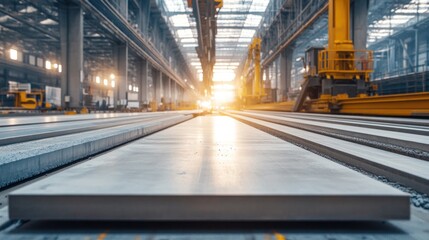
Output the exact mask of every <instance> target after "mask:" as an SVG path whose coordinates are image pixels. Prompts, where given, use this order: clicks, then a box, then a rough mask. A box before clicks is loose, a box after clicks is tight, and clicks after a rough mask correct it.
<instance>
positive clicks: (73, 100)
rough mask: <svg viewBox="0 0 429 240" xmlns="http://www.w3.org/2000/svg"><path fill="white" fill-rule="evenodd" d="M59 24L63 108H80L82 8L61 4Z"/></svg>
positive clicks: (70, 4)
mask: <svg viewBox="0 0 429 240" xmlns="http://www.w3.org/2000/svg"><path fill="white" fill-rule="evenodd" d="M59 22H60V38H61V65H62V74H61V106H62V107H70V108H80V107H81V106H82V81H83V11H82V8H81V6H79V5H75V4H72V3H68V2H67V3H66V2H61V3H60V5H59ZM66 96H67V97H66Z"/></svg>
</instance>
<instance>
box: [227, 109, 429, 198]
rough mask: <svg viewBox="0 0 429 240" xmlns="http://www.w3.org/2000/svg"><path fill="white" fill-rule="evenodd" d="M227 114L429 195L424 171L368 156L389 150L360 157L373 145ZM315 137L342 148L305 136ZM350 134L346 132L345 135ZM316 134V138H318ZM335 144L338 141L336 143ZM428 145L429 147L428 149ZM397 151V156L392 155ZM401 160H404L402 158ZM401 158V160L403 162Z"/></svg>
mask: <svg viewBox="0 0 429 240" xmlns="http://www.w3.org/2000/svg"><path fill="white" fill-rule="evenodd" d="M224 114H226V115H228V116H230V117H233V118H235V119H237V120H239V121H241V122H244V123H246V124H249V125H251V126H253V127H256V128H258V129H260V130H262V131H265V132H267V133H270V134H272V135H274V136H277V137H279V138H281V139H283V140H286V141H288V142H291V143H294V144H296V145H298V146H301V147H303V148H305V149H307V150H309V151H312V152H315V153H317V154H319V155H322V156H325V157H327V158H330V159H333V160H336V161H338V162H342V163H345V164H348V165H351V166H354V167H357V168H359V169H362V170H364V171H367V172H369V173H372V174H375V175H377V176H380V175H381V176H385V177H386V178H388V179H389V180H392V181H395V182H398V183H400V184H403V185H405V186H408V187H411V188H413V189H415V190H417V191H419V192H422V193H424V194H429V179H428V178H427V175H426V176H423V177H422V175H419V176H418V174H417V172H418V171H422V169H421V168H416V169H415V171H408V170H404V169H398V168H397V167H394V166H393V165H394V163H395V162H394V160H392V161H391V162H390V163H391V164H386V160H387V162H388V161H389V159H384V160H385V161H384V163H382V162H376V161H372V159H370V158H371V157H368V155H370V154H371V155H373V156H374V158H376V157H383V156H385V155H383V154H385V153H386V151H384V150H383V148H381V147H377V146H371V147H374V149H372V151H373V152H372V151H371V153H368V152H366V153H365V152H362V154H356V153H353V150H354V149H353V148H355V149H358V148H359V146H365V145H366V146H368V145H370V144H364V143H362V142H358V141H352V139H347V141H344V140H341V139H344V137H343V136H341V135H338V134H332V132H327V131H328V130H327V129H324V131H323V132H321V133H319V131H321V129H318V128H308V126H306V125H305V124H301V125H300V124H290V123H287V122H286V121H279V120H278V119H277V120H276V119H272V118H270V116H265V117H263V116H260V115H255V114H250V113H243V112H236V111H231V112H225V113H224ZM293 129H298V131H301V133H302V134H301V135H299V134H296V133H292V130H293ZM303 131H305V132H308V133H310V135H311V134H312V136H321V137H320V139H325V140H326V139H328V138H331V139H338V147H332V145H331V147H330V146H329V145H328V144H326V143H325V142H320V139H316V137H313V138H309V137H308V135H307V136H305V134H303V133H305V132H303ZM344 133H346V132H344ZM315 134H316V135H315ZM326 136H329V137H326ZM333 141H334V140H333ZM344 143H345V144H348V146H351V147H350V148H349V149H350V151H347V149H344V148H341V147H340V144H344ZM427 147H428V146H427V145H426V148H427ZM363 149H368V147H364V148H363ZM389 152H391V154H394V153H396V151H394V150H391V151H389ZM392 152H393V153H392ZM399 158H400V157H399ZM399 158H397V159H399ZM403 158H404V159H410V161H411V160H413V161H414V162H418V163H419V164H420V166H425V167H428V165H429V163H427V162H426V161H424V160H420V159H416V158H407V157H405V156H404V157H403Z"/></svg>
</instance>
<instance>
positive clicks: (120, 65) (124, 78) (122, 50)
mask: <svg viewBox="0 0 429 240" xmlns="http://www.w3.org/2000/svg"><path fill="white" fill-rule="evenodd" d="M114 52H115V60H116V64H117V72H118V77H117V81H118V84H117V88H116V94H115V95H116V96H115V107H119V108H122V107H125V106H126V105H127V91H128V44H127V43H125V44H121V45H118V46H117V47H116V49H115V51H114Z"/></svg>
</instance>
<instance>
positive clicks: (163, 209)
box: [9, 116, 410, 221]
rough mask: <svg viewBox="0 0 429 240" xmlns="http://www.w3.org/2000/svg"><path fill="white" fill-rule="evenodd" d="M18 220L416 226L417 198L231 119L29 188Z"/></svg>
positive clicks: (176, 132)
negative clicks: (413, 206) (413, 208)
mask: <svg viewBox="0 0 429 240" xmlns="http://www.w3.org/2000/svg"><path fill="white" fill-rule="evenodd" d="M9 214H10V218H11V219H29V220H219V221H221V220H246V221H252V220H258V221H263V220H274V221H275V220H386V219H408V218H409V214H410V205H409V196H408V195H407V194H404V193H402V192H400V191H399V190H396V189H394V188H392V187H390V186H387V185H385V184H382V183H380V182H377V181H375V180H373V179H371V178H369V177H366V176H364V175H362V174H359V173H357V172H355V171H352V170H350V169H348V168H346V167H344V166H341V165H339V164H336V163H334V162H332V161H330V160H327V159H325V158H323V157H321V156H318V155H315V154H313V153H311V152H309V151H306V150H304V149H301V148H299V147H297V146H295V145H292V144H289V143H287V142H284V141H282V140H280V139H278V138H275V137H273V136H270V135H268V134H266V133H264V132H262V131H259V130H256V129H254V128H252V127H250V126H247V125H244V124H242V123H240V122H238V121H236V120H234V119H232V118H229V117H224V116H214V117H199V118H196V119H193V120H191V121H188V122H185V123H182V124H180V125H177V126H175V127H173V128H170V129H167V130H164V131H162V132H159V133H156V134H154V135H151V136H149V137H146V138H144V139H141V140H138V141H136V142H133V143H131V144H128V145H125V146H123V147H121V148H119V149H117V150H114V151H111V152H109V154H105V155H102V156H100V157H97V158H95V159H93V160H91V161H87V162H85V163H82V164H80V165H78V166H75V167H72V168H70V169H68V170H66V171H63V172H61V173H58V174H56V175H53V176H51V177H48V178H46V179H43V180H41V181H39V182H36V183H34V184H31V185H29V186H26V187H24V188H22V189H19V190H17V191H15V192H13V193H11V195H10V196H9Z"/></svg>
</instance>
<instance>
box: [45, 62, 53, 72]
mask: <svg viewBox="0 0 429 240" xmlns="http://www.w3.org/2000/svg"><path fill="white" fill-rule="evenodd" d="M45 68H46V69H48V70H51V69H52V64H51V61H49V60H47V61H46V62H45Z"/></svg>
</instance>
